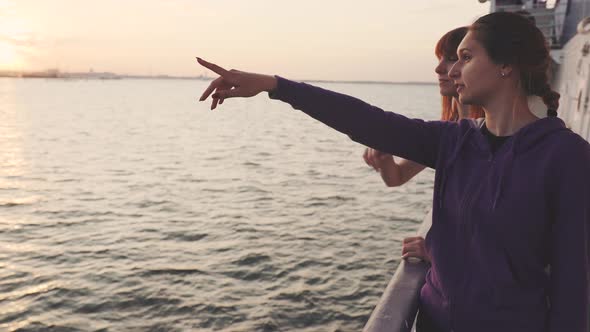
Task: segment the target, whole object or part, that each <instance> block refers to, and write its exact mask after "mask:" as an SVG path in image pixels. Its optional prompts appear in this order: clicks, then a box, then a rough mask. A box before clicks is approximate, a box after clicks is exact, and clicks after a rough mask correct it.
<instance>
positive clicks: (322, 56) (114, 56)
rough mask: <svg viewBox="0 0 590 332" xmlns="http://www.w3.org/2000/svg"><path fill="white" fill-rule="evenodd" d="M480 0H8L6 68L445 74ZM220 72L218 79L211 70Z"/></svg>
mask: <svg viewBox="0 0 590 332" xmlns="http://www.w3.org/2000/svg"><path fill="white" fill-rule="evenodd" d="M489 7H490V5H489V2H487V3H484V4H482V3H480V2H479V1H477V0H406V1H402V0H365V1H362V2H361V1H350V0H289V1H288V0H272V1H271V0H215V1H214V0H100V1H98V0H93V1H91V0H51V1H49V0H0V70H25V71H31V70H46V69H51V68H55V69H59V70H60V71H64V72H79V71H82V72H86V71H89V70H94V71H95V72H102V71H109V72H116V73H120V74H143V75H160V74H167V75H178V76H198V75H202V74H205V73H206V70H204V69H203V68H201V67H199V65H198V64H197V63H196V61H195V56H200V57H202V58H204V59H206V60H209V61H212V62H215V63H217V64H219V65H221V66H223V67H226V68H227V69H232V68H235V69H240V70H244V71H251V72H259V73H266V74H278V75H282V76H285V77H289V78H293V79H318V80H368V81H400V82H407V81H421V82H434V81H435V75H434V67H435V65H436V58H435V57H434V45H435V44H436V41H437V40H438V39H439V38H440V36H442V35H443V34H444V33H445V32H447V31H449V30H451V29H453V28H456V27H459V26H463V25H468V24H470V23H472V22H473V21H474V20H475V19H476V18H477V17H479V16H481V15H484V14H486V13H488V12H489ZM209 76H214V74H212V73H210V74H209Z"/></svg>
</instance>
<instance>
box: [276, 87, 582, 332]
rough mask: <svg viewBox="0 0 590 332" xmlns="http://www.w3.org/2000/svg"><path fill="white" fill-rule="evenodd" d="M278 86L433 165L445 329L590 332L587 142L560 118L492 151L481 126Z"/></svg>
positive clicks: (370, 139)
mask: <svg viewBox="0 0 590 332" xmlns="http://www.w3.org/2000/svg"><path fill="white" fill-rule="evenodd" d="M277 79H278V86H277V89H276V90H275V91H274V92H273V93H271V94H270V97H271V98H273V99H278V100H281V101H284V102H287V103H289V104H291V106H293V108H295V109H299V110H302V111H303V112H305V113H307V114H308V115H310V116H311V117H313V118H315V119H317V120H319V121H321V122H323V123H325V124H326V125H328V126H330V127H332V128H334V129H336V130H338V131H340V132H342V133H344V134H347V135H348V136H349V137H350V138H351V139H353V140H354V141H357V142H359V143H361V144H364V145H367V146H370V147H372V148H375V149H378V150H381V151H384V152H387V153H391V154H393V155H396V156H400V157H402V158H406V159H410V160H413V161H415V162H418V163H420V164H423V165H426V166H428V167H432V168H434V169H435V170H436V176H435V184H434V200H433V218H432V219H433V220H432V228H431V229H430V231H429V232H428V235H427V237H426V246H427V248H428V250H429V252H430V254H431V256H432V267H431V269H430V271H429V272H428V274H427V277H426V284H425V285H424V287H423V288H422V291H421V294H420V302H421V310H424V311H425V312H426V313H427V314H428V315H429V316H430V317H431V318H432V319H433V320H434V321H435V322H437V323H438V324H439V325H440V327H441V330H444V331H451V330H452V331H455V332H462V331H464V332H473V331H482V332H485V331H503V332H508V331H519V332H528V331H531V332H532V331H534V332H540V331H551V332H562V331H563V332H588V331H589V329H590V324H589V320H590V306H589V303H590V290H589V284H590V247H589V245H590V242H589V239H590V146H589V144H588V142H586V141H585V140H583V139H582V138H581V137H580V136H578V135H576V134H574V133H573V132H571V131H570V130H569V129H567V128H566V127H565V125H564V123H563V121H561V120H560V119H558V118H556V117H549V118H544V119H540V120H537V121H535V122H533V123H531V124H528V125H527V126H525V127H523V128H522V129H520V130H519V131H518V132H516V133H515V134H514V135H513V136H512V137H511V138H509V139H508V140H507V141H506V142H505V143H504V145H502V146H501V147H500V148H499V149H498V151H497V152H496V153H495V154H492V153H491V151H490V147H489V144H488V141H487V140H486V138H485V137H484V136H483V134H482V133H481V130H480V129H481V126H482V123H483V119H480V120H479V121H475V120H462V121H460V122H458V123H457V122H443V121H430V122H428V121H422V120H415V119H408V118H406V117H404V116H402V115H399V114H395V113H391V112H385V111H383V110H381V109H379V108H377V107H375V106H371V105H369V104H367V103H365V102H363V101H361V100H359V99H356V98H353V97H350V96H346V95H343V94H339V93H335V92H332V91H328V90H324V89H321V88H318V87H314V86H311V85H308V84H305V83H296V82H293V81H289V80H286V79H283V78H280V77H277ZM548 266H550V274H549V273H548V268H547V267H548Z"/></svg>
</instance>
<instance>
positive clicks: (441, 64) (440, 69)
mask: <svg viewBox="0 0 590 332" xmlns="http://www.w3.org/2000/svg"><path fill="white" fill-rule="evenodd" d="M434 72H435V73H437V74H439V75H443V74H446V73H445V66H444V59H443V58H440V59H439V60H438V65H437V66H436V67H434Z"/></svg>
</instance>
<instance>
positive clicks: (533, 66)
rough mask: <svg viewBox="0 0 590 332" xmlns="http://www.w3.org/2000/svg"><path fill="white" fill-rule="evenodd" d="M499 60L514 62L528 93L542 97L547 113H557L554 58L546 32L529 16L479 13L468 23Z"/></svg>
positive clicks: (552, 114) (497, 62)
mask: <svg viewBox="0 0 590 332" xmlns="http://www.w3.org/2000/svg"><path fill="white" fill-rule="evenodd" d="M469 30H470V31H473V32H474V34H475V38H476V39H477V40H478V41H479V42H480V43H481V44H482V45H483V47H484V48H485V50H486V52H487V53H488V55H489V57H490V58H491V60H492V61H493V62H494V63H496V64H506V65H513V66H515V67H516V68H517V69H518V71H519V72H520V86H521V87H522V89H523V91H524V92H525V93H526V95H529V96H530V95H536V96H539V97H541V98H543V102H544V103H545V104H546V105H547V107H548V110H547V115H549V116H557V108H558V107H559V94H558V93H557V92H555V91H553V90H552V89H551V87H550V85H549V75H548V73H549V66H550V64H551V58H550V56H549V48H548V47H547V41H546V39H545V36H544V35H543V33H542V32H541V31H540V30H539V29H538V28H537V27H536V26H535V25H534V24H533V23H532V22H531V21H530V20H529V19H527V18H526V17H524V16H522V15H519V14H515V13H509V12H496V13H492V14H488V15H485V16H482V17H480V18H479V19H478V20H477V21H475V23H473V24H472V25H471V26H470V27H469Z"/></svg>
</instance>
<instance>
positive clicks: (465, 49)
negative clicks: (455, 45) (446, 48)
mask: <svg viewBox="0 0 590 332" xmlns="http://www.w3.org/2000/svg"><path fill="white" fill-rule="evenodd" d="M463 51H469V52H471V50H470V49H468V48H467V47H463V48H462V49H459V50H458V51H457V53H461V52H463Z"/></svg>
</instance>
